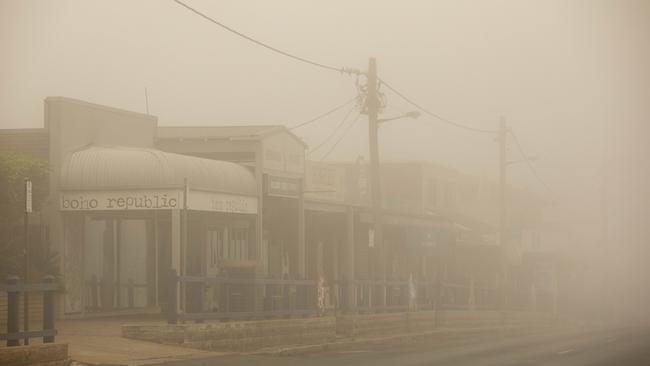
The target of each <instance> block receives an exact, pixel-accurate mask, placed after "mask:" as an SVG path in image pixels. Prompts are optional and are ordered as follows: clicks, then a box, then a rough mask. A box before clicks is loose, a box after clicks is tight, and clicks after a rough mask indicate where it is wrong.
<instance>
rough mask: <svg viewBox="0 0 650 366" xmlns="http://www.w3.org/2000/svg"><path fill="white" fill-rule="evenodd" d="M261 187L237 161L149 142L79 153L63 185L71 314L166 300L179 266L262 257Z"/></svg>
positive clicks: (201, 269) (195, 269) (214, 265)
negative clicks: (258, 232) (258, 231)
mask: <svg viewBox="0 0 650 366" xmlns="http://www.w3.org/2000/svg"><path fill="white" fill-rule="evenodd" d="M256 194H257V185H256V182H255V178H254V176H253V174H252V173H251V172H250V171H249V170H248V169H247V168H245V167H243V166H240V165H237V164H234V163H229V162H222V161H215V160H207V159H200V158H196V157H190V156H184V155H178V154H171V153H166V152H162V151H159V150H155V149H147V148H126V147H103V146H91V147H88V148H86V149H83V150H79V151H76V152H74V153H72V154H71V156H70V158H69V159H68V160H67V161H66V163H65V165H64V169H63V170H62V176H61V190H60V192H59V209H60V212H61V213H62V219H63V238H64V240H63V244H64V245H63V253H62V254H63V255H62V257H63V258H62V260H63V268H64V273H65V277H64V280H65V286H66V293H65V298H64V312H65V313H66V314H85V313H93V312H111V311H123V310H125V309H128V310H137V309H147V308H156V307H159V306H161V307H164V306H165V305H166V304H165V300H166V299H167V296H166V293H167V291H168V289H167V283H166V281H165V280H164V279H165V278H166V274H167V273H168V272H169V270H170V269H175V270H176V271H177V272H178V273H179V274H188V275H215V274H218V273H220V272H222V271H223V268H225V267H227V266H228V265H229V264H232V263H233V262H237V263H241V262H245V261H253V262H254V261H255V260H256V258H257V256H258V253H259V248H258V246H257V243H256V241H255V240H254V238H255V235H254V233H255V222H256V216H257V211H258V209H257V197H256ZM178 306H180V307H181V308H183V307H188V308H189V307H190V306H191V304H185V303H181V304H178Z"/></svg>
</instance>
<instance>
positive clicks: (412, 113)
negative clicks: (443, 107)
mask: <svg viewBox="0 0 650 366" xmlns="http://www.w3.org/2000/svg"><path fill="white" fill-rule="evenodd" d="M418 117H420V111H410V112H407V113H404V114H402V115H400V116H396V117H390V118H380V119H378V120H377V123H384V122H388V121H394V120H396V119H401V118H413V119H415V118H418Z"/></svg>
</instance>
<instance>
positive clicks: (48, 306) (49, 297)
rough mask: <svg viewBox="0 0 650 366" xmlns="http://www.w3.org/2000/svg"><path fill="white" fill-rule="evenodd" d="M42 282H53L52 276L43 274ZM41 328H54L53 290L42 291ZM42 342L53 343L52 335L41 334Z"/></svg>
mask: <svg viewBox="0 0 650 366" xmlns="http://www.w3.org/2000/svg"><path fill="white" fill-rule="evenodd" d="M43 282H45V283H46V284H52V283H54V276H51V275H50V276H45V277H44V278H43ZM43 330H54V291H53V290H45V291H43ZM43 343H54V336H53V335H51V336H43Z"/></svg>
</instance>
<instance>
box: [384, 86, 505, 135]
mask: <svg viewBox="0 0 650 366" xmlns="http://www.w3.org/2000/svg"><path fill="white" fill-rule="evenodd" d="M378 80H379V81H380V82H381V84H382V85H384V86H386V88H388V89H389V90H390V91H392V92H393V93H395V94H396V95H397V96H399V97H400V98H402V99H404V101H406V102H407V103H409V104H410V105H412V106H414V107H415V108H417V109H419V110H421V111H422V112H424V113H425V114H428V115H429V116H431V117H434V118H436V119H438V120H440V121H442V122H445V123H447V124H450V125H452V126H455V127H458V128H462V129H465V130H468V131H473V132H479V133H490V134H494V133H497V132H498V131H497V130H487V129H481V128H476V127H471V126H467V125H464V124H462V123H458V122H454V121H452V120H450V119H448V118H445V117H443V116H441V115H439V114H437V113H434V112H431V111H430V110H428V109H426V108H424V107H423V106H421V105H420V104H418V103H416V102H414V101H413V100H412V99H410V98H408V97H407V96H406V95H404V93H402V92H400V91H399V90H397V89H396V88H395V87H393V86H392V85H390V84H389V83H387V82H386V81H385V80H383V79H382V78H378Z"/></svg>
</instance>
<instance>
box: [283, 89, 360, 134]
mask: <svg viewBox="0 0 650 366" xmlns="http://www.w3.org/2000/svg"><path fill="white" fill-rule="evenodd" d="M357 99H358V97H356V96H355V97H354V98H352V99H349V100H347V101H346V102H344V103H343V104H340V105H338V106H336V107H334V108H332V109H330V110H328V111H327V112H325V113H323V114H320V115H318V116H317V117H314V118H312V119H310V120H308V121H305V122H302V123H298V124H295V125H293V126H291V127H289V130H295V129H296V128H300V127H303V126H307V125H309V124H312V123H314V122H317V121H319V120H320V119H321V118H324V117H327V116H329V115H330V114H332V113H334V112H336V111H338V110H339V109H341V108H343V107H345V106H346V105H348V104H350V103H352V102H354V101H355V100H357Z"/></svg>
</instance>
